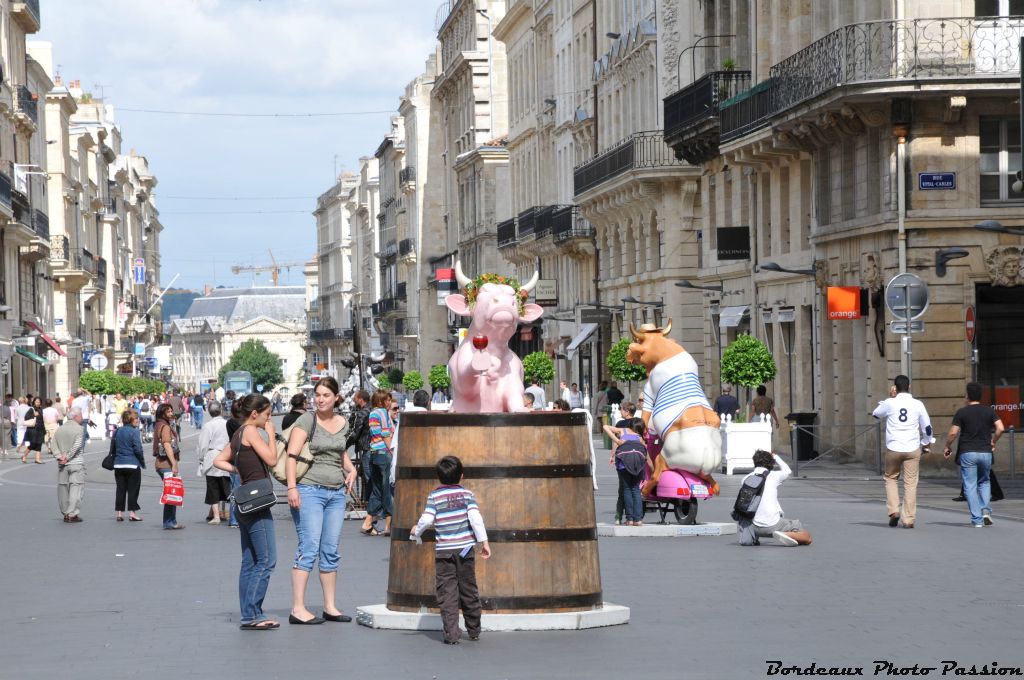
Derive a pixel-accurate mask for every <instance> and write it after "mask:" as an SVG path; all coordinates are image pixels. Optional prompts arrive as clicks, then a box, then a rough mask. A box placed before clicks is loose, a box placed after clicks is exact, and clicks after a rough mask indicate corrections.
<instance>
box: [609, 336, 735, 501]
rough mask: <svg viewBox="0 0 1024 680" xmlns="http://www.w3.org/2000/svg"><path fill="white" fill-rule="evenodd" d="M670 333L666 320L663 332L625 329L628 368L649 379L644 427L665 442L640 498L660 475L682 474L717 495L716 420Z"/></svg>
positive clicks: (719, 439)
mask: <svg viewBox="0 0 1024 680" xmlns="http://www.w3.org/2000/svg"><path fill="white" fill-rule="evenodd" d="M671 330H672V320H671V319H669V321H668V323H667V324H666V325H665V327H664V328H657V327H656V326H655V325H654V324H644V325H642V326H640V328H639V329H637V328H634V327H633V325H632V324H630V327H629V332H630V333H631V334H632V335H633V342H632V343H630V345H629V352H628V354H627V358H628V359H629V361H630V362H631V363H634V364H642V365H643V366H644V367H645V368H646V369H647V375H648V380H647V384H646V385H645V386H644V399H643V404H644V407H643V420H644V424H645V425H647V427H648V428H650V429H653V430H654V431H655V432H657V433H658V436H659V437H661V440H662V441H663V442H664V447H663V448H662V450H661V454H660V455H659V456H658V458H657V460H656V461H655V465H654V471H653V473H652V474H651V479H650V480H649V481H648V482H647V484H646V485H645V486H644V493H649V491H650V489H652V488H653V487H654V486H655V485H657V483H658V478H659V477H660V476H661V473H662V472H664V471H665V470H669V469H681V470H686V471H688V472H692V473H693V474H695V475H697V476H699V477H700V478H701V479H703V480H705V481H706V482H707V483H708V487H709V488H710V489H711V492H712V493H713V494H715V495H717V494H718V484H717V483H716V482H715V480H714V478H713V477H712V476H711V473H712V471H714V470H715V469H716V468H718V467H719V466H720V465H721V464H722V435H721V432H720V431H719V429H718V428H719V424H720V422H721V421H719V419H718V414H716V413H715V412H714V410H712V408H711V404H710V403H708V399H707V397H706V396H705V395H704V389H703V388H702V387H701V384H700V379H699V378H698V377H697V362H695V361H694V360H693V357H692V356H690V354H689V352H687V351H686V350H685V349H683V348H682V347H681V346H679V344H678V343H676V342H675V341H674V340H671V339H669V338H668V333H669V331H671Z"/></svg>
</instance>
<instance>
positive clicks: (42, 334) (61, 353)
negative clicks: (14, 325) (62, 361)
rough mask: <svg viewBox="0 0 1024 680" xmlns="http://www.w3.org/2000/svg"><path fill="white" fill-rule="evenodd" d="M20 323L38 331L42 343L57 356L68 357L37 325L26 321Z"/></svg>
mask: <svg viewBox="0 0 1024 680" xmlns="http://www.w3.org/2000/svg"><path fill="white" fill-rule="evenodd" d="M22 323H23V324H25V325H26V326H28V327H29V328H31V329H32V330H34V331H38V332H39V337H41V338H42V339H43V342H45V343H46V344H47V345H49V346H50V349H52V350H53V351H54V352H56V353H57V356H62V357H66V356H67V355H68V353H67V352H65V351H64V350H62V349H61V348H60V345H58V344H57V343H56V341H54V339H53V338H51V337H50V336H49V335H47V334H46V331H44V330H43V329H42V328H40V327H39V324H37V323H35V322H34V321H28V320H27V319H26V320H25V321H23V322H22Z"/></svg>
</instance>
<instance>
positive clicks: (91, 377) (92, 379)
mask: <svg viewBox="0 0 1024 680" xmlns="http://www.w3.org/2000/svg"><path fill="white" fill-rule="evenodd" d="M78 384H79V385H80V386H81V387H82V388H83V389H87V390H89V391H90V392H92V393H93V394H124V395H133V394H147V395H150V396H152V395H155V394H160V393H161V392H163V391H164V389H166V387H165V385H164V383H163V382H162V381H160V380H150V379H148V378H143V377H141V376H135V377H132V376H130V375H121V374H119V373H114V372H113V371H86V372H85V373H83V374H82V377H81V378H79V380H78Z"/></svg>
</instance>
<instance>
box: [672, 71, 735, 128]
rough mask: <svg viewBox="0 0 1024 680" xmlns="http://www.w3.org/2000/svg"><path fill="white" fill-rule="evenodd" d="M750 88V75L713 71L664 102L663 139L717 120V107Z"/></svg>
mask: <svg viewBox="0 0 1024 680" xmlns="http://www.w3.org/2000/svg"><path fill="white" fill-rule="evenodd" d="M749 88H750V71H713V72H711V73H708V74H705V75H704V76H702V77H701V78H698V79H697V80H696V81H695V82H693V83H691V84H690V85H687V86H686V87H684V88H683V89H681V90H679V91H678V92H676V93H674V94H671V95H669V96H668V97H666V98H665V137H666V138H668V137H674V136H676V135H681V134H685V132H686V131H687V130H688V129H689V128H691V127H693V126H694V125H696V124H698V123H700V122H702V121H704V120H707V119H709V118H716V117H717V116H718V104H719V103H720V102H723V101H725V100H726V99H729V98H730V97H735V96H736V95H737V94H739V93H740V92H743V91H744V90H747V89H749Z"/></svg>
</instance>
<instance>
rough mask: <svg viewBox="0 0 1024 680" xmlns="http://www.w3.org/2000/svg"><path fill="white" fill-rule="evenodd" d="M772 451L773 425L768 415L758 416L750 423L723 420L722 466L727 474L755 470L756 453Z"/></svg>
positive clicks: (726, 418)
mask: <svg viewBox="0 0 1024 680" xmlns="http://www.w3.org/2000/svg"><path fill="white" fill-rule="evenodd" d="M758 449H761V450H764V451H771V450H772V424H771V420H770V418H769V416H768V415H761V416H757V417H756V419H755V420H754V421H753V422H750V423H734V422H732V419H731V418H729V416H725V417H724V418H722V466H723V467H724V468H725V474H727V475H731V474H732V471H733V470H735V469H737V468H740V469H749V470H753V469H754V452H755V451H757V450H758Z"/></svg>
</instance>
